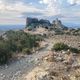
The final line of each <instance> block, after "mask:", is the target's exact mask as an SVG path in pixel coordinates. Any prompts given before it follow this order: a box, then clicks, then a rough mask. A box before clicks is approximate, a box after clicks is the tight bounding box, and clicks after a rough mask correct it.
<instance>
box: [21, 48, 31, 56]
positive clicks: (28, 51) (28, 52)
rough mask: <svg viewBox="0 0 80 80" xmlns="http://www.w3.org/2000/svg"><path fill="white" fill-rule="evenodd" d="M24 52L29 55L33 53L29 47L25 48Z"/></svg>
mask: <svg viewBox="0 0 80 80" xmlns="http://www.w3.org/2000/svg"><path fill="white" fill-rule="evenodd" d="M22 52H23V53H24V54H27V55H30V54H32V52H31V49H29V48H24V49H23V50H22Z"/></svg>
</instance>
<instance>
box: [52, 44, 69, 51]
mask: <svg viewBox="0 0 80 80" xmlns="http://www.w3.org/2000/svg"><path fill="white" fill-rule="evenodd" d="M67 49H69V47H68V45H66V44H64V43H56V44H54V46H53V48H52V50H55V51H61V50H67Z"/></svg>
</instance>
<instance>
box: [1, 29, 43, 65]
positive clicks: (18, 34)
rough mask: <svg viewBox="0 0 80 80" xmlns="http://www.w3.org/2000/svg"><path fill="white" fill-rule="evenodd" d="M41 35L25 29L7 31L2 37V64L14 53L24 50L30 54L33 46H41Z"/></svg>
mask: <svg viewBox="0 0 80 80" xmlns="http://www.w3.org/2000/svg"><path fill="white" fill-rule="evenodd" d="M40 40H42V37H41V36H39V35H30V34H27V33H25V32H23V31H12V30H10V31H7V32H6V33H5V34H4V35H3V37H2V36H1V37H0V64H3V63H6V62H7V61H8V60H9V59H10V58H11V56H12V55H13V53H15V52H17V53H19V52H24V53H26V54H28V53H29V54H30V53H31V51H32V48H33V47H35V48H36V47H39V43H38V42H39V41H40Z"/></svg>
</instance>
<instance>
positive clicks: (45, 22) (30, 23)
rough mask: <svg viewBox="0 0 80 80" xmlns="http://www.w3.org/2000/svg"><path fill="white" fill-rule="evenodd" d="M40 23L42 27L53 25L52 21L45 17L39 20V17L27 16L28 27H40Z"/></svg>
mask: <svg viewBox="0 0 80 80" xmlns="http://www.w3.org/2000/svg"><path fill="white" fill-rule="evenodd" d="M39 25H41V26H42V27H45V28H46V27H47V28H48V27H49V26H50V25H51V23H50V21H49V20H45V19H40V20H38V18H30V17H27V19H26V27H29V26H31V27H34V28H36V27H38V26H39Z"/></svg>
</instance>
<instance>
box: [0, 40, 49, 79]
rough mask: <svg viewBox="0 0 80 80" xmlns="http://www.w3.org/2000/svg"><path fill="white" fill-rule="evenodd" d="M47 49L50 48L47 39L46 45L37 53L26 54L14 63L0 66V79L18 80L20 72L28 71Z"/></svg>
mask: <svg viewBox="0 0 80 80" xmlns="http://www.w3.org/2000/svg"><path fill="white" fill-rule="evenodd" d="M49 49H51V43H49V42H48V41H47V45H46V46H45V47H44V48H43V49H42V50H40V51H38V52H37V53H34V54H32V55H28V56H26V57H25V58H22V59H21V60H19V61H16V62H15V63H12V64H10V65H8V66H5V67H1V68H0V80H18V79H19V78H20V77H21V75H22V74H24V73H25V71H26V73H28V72H29V71H31V70H32V69H33V68H34V67H36V66H37V65H38V63H39V62H40V59H41V58H42V56H45V55H46V54H47V53H48V51H49Z"/></svg>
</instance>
